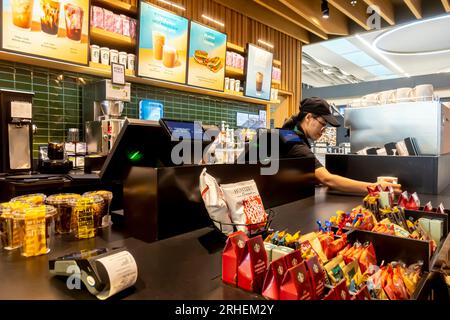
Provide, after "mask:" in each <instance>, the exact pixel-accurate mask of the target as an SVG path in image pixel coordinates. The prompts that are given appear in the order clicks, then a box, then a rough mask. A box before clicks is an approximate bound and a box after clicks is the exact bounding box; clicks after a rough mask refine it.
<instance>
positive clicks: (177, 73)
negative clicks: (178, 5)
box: [138, 2, 188, 83]
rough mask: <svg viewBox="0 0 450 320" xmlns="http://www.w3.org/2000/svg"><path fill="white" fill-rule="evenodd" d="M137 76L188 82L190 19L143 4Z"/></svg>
mask: <svg viewBox="0 0 450 320" xmlns="http://www.w3.org/2000/svg"><path fill="white" fill-rule="evenodd" d="M140 21H141V26H140V35H139V59H138V63H139V66H138V74H139V75H140V76H144V77H149V78H154V79H159V80H166V81H171V82H178V83H185V82H186V55H187V41H188V20H187V19H185V18H183V17H180V16H177V15H175V14H173V13H171V12H168V11H165V10H164V9H161V8H158V7H156V6H153V5H151V4H149V3H146V2H141V11H140Z"/></svg>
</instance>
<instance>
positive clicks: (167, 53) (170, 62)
mask: <svg viewBox="0 0 450 320" xmlns="http://www.w3.org/2000/svg"><path fill="white" fill-rule="evenodd" d="M177 60H178V57H177V50H176V49H175V48H174V47H171V46H164V47H163V65H164V66H165V67H166V68H174V67H175V66H176V63H177Z"/></svg>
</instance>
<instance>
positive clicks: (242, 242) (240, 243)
mask: <svg viewBox="0 0 450 320" xmlns="http://www.w3.org/2000/svg"><path fill="white" fill-rule="evenodd" d="M237 245H238V247H239V248H241V249H242V248H244V247H245V242H244V241H242V240H239V241H238V243H237Z"/></svg>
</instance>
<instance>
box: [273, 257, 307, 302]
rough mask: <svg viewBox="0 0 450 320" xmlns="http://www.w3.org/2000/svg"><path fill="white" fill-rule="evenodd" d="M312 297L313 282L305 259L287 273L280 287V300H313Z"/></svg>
mask: <svg viewBox="0 0 450 320" xmlns="http://www.w3.org/2000/svg"><path fill="white" fill-rule="evenodd" d="M311 298H312V293H311V283H310V280H309V274H308V271H307V270H306V264H305V262H304V261H303V262H302V263H300V264H298V265H296V266H295V267H292V268H290V269H289V270H288V271H287V273H286V274H285V276H284V279H283V282H282V283H281V287H280V300H311Z"/></svg>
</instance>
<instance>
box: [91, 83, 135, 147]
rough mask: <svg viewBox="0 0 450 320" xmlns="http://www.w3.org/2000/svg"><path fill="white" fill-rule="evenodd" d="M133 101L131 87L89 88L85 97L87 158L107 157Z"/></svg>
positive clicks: (108, 86)
mask: <svg viewBox="0 0 450 320" xmlns="http://www.w3.org/2000/svg"><path fill="white" fill-rule="evenodd" d="M130 97H131V85H130V84H129V83H127V84H125V85H115V84H112V83H111V80H101V81H98V82H93V83H90V84H87V85H86V86H85V87H84V94H83V123H84V124H85V138H86V144H87V153H88V154H98V155H107V154H108V152H109V151H110V150H111V148H112V147H113V145H114V143H115V141H116V139H117V136H118V134H119V132H120V130H121V129H122V127H123V124H124V121H125V118H124V117H122V112H123V109H124V106H125V102H129V101H130Z"/></svg>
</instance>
